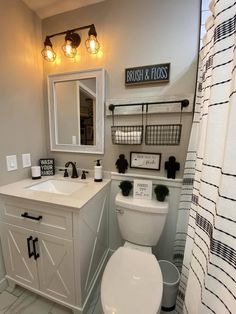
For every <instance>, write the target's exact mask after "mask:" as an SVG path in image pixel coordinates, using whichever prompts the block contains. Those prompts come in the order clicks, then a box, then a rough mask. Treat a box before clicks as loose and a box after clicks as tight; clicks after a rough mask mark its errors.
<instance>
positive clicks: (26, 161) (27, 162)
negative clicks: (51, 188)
mask: <svg viewBox="0 0 236 314" xmlns="http://www.w3.org/2000/svg"><path fill="white" fill-rule="evenodd" d="M22 164H23V168H27V167H30V166H31V156H30V154H29V153H28V154H22Z"/></svg>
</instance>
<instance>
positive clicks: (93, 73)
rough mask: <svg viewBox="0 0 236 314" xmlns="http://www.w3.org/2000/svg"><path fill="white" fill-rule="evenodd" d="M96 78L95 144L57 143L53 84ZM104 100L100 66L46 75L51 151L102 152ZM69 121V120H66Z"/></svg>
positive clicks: (103, 81) (103, 80)
mask: <svg viewBox="0 0 236 314" xmlns="http://www.w3.org/2000/svg"><path fill="white" fill-rule="evenodd" d="M89 78H96V132H95V134H96V139H95V143H96V145H78V144H76V145H73V144H59V143H57V119H56V102H55V99H56V97H55V89H54V85H55V83H57V82H63V81H75V80H80V79H89ZM104 102H105V70H104V69H102V68H99V69H93V70H84V71H80V72H68V73H59V74H50V75H49V76H48V110H49V131H50V149H51V151H59V152H73V153H88V154H89V153H90V154H103V153H104ZM68 123H69V121H68Z"/></svg>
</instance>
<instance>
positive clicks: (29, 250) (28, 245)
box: [27, 237, 34, 258]
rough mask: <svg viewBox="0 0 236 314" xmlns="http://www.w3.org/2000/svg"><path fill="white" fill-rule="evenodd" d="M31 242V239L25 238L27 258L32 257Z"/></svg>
mask: <svg viewBox="0 0 236 314" xmlns="http://www.w3.org/2000/svg"><path fill="white" fill-rule="evenodd" d="M32 240H33V237H29V238H27V247H28V256H29V258H31V257H32V256H33V255H34V252H31V245H30V242H31V241H32Z"/></svg>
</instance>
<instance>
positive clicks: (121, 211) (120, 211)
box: [115, 208, 124, 215]
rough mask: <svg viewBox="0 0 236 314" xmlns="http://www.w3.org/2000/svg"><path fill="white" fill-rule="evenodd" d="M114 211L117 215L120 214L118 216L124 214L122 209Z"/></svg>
mask: <svg viewBox="0 0 236 314" xmlns="http://www.w3.org/2000/svg"><path fill="white" fill-rule="evenodd" d="M115 211H116V213H117V214H120V215H123V214H124V210H123V209H119V208H116V209H115Z"/></svg>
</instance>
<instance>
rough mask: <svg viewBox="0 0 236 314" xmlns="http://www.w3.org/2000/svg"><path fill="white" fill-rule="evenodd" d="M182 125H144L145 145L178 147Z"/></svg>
mask: <svg viewBox="0 0 236 314" xmlns="http://www.w3.org/2000/svg"><path fill="white" fill-rule="evenodd" d="M181 130H182V124H159V125H146V130H145V144H146V145H179V143H180V139H181Z"/></svg>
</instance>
